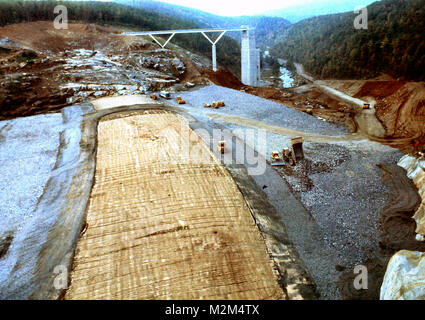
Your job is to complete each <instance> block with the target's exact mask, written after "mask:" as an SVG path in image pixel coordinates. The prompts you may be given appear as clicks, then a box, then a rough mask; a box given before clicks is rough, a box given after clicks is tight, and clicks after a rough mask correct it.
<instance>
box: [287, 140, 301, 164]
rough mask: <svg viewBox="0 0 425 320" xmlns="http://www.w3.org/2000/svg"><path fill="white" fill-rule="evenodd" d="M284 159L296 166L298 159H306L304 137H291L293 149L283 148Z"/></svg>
mask: <svg viewBox="0 0 425 320" xmlns="http://www.w3.org/2000/svg"><path fill="white" fill-rule="evenodd" d="M282 156H283V160H285V161H286V162H288V163H289V164H290V165H291V166H294V165H296V164H297V163H298V161H300V160H302V159H304V151H303V138H302V137H296V138H292V139H291V149H286V148H285V149H283V150H282Z"/></svg>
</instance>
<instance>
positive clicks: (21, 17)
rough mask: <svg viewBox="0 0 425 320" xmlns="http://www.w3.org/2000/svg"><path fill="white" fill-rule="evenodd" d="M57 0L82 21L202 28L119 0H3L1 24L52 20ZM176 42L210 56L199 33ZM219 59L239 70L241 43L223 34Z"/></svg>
mask: <svg viewBox="0 0 425 320" xmlns="http://www.w3.org/2000/svg"><path fill="white" fill-rule="evenodd" d="M58 4H64V5H66V7H67V8H68V16H69V19H70V20H71V21H83V22H87V23H97V24H101V25H110V24H112V25H115V26H120V25H121V26H127V27H133V28H135V29H137V30H164V29H165V30H168V29H184V28H186V29H191V28H200V27H202V26H201V25H199V24H197V23H195V22H193V21H189V20H187V19H182V18H179V17H177V16H176V15H168V14H160V13H158V12H155V11H151V10H147V9H135V8H132V7H129V6H126V5H121V4H116V3H103V2H97V1H96V2H95V1H60V2H58V1H22V0H0V26H5V25H7V24H12V23H20V22H29V21H39V20H44V21H45V20H50V21H52V23H53V20H54V18H55V16H56V15H55V14H54V12H53V9H54V7H55V6H56V5H58ZM173 42H174V43H176V44H178V45H180V46H182V47H184V48H187V49H188V50H191V51H193V52H196V53H200V54H203V55H205V56H211V45H210V43H209V42H208V40H207V39H205V38H204V37H203V36H202V35H200V34H192V35H176V36H175V37H174V38H173ZM217 60H218V63H219V64H221V65H222V66H224V67H225V68H227V69H228V70H230V71H232V72H233V73H234V74H236V75H239V74H240V44H239V43H238V41H236V40H234V39H232V38H230V37H223V39H222V40H221V41H220V43H219V45H218V46H217Z"/></svg>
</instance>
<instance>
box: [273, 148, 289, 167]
mask: <svg viewBox="0 0 425 320" xmlns="http://www.w3.org/2000/svg"><path fill="white" fill-rule="evenodd" d="M270 164H271V165H272V166H283V165H285V163H284V162H283V160H282V158H281V156H280V155H279V152H278V151H272V155H271V157H270Z"/></svg>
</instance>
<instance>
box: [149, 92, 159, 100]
mask: <svg viewBox="0 0 425 320" xmlns="http://www.w3.org/2000/svg"><path fill="white" fill-rule="evenodd" d="M150 98H151V99H152V100H158V96H157V95H156V94H155V93H154V94H151V96H150Z"/></svg>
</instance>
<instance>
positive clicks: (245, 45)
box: [241, 28, 260, 86]
mask: <svg viewBox="0 0 425 320" xmlns="http://www.w3.org/2000/svg"><path fill="white" fill-rule="evenodd" d="M241 54H242V59H241V63H242V69H241V81H242V83H243V84H246V85H251V86H256V85H258V81H259V78H260V51H259V49H257V48H256V47H255V37H254V32H253V31H252V30H250V29H249V28H245V29H244V30H243V31H242V43H241Z"/></svg>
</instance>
